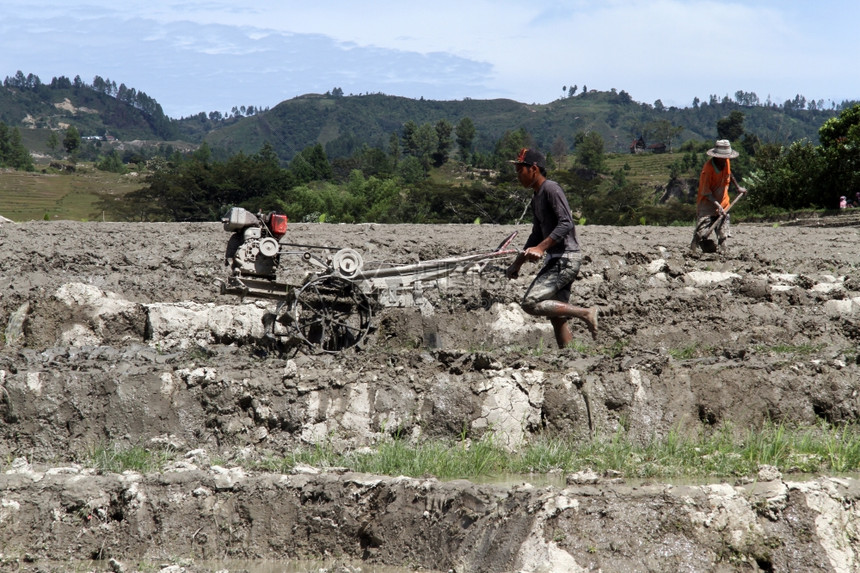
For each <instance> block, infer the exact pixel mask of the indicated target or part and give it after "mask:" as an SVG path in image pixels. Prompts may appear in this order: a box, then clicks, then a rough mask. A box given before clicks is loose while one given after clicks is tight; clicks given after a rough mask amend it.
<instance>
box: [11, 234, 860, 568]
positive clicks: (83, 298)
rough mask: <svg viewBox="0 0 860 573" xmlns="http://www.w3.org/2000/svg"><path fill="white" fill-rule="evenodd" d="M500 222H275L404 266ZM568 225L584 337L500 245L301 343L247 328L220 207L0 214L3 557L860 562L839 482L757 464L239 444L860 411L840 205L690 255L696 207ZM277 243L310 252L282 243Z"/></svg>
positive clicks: (855, 313) (850, 274)
mask: <svg viewBox="0 0 860 573" xmlns="http://www.w3.org/2000/svg"><path fill="white" fill-rule="evenodd" d="M513 230H518V231H520V237H519V238H518V239H517V240H516V242H517V245H521V244H522V241H523V240H524V238H525V236H526V235H527V233H528V230H529V229H528V228H527V227H519V228H514V227H496V226H486V225H484V226H461V225H447V226H446V225H439V226H413V225H398V226H386V225H355V226H345V225H310V224H298V225H291V227H290V230H289V234H290V235H289V236H290V237H291V238H292V240H294V241H295V242H297V243H302V244H309V245H328V246H338V247H350V248H354V249H356V250H358V251H359V252H361V254H362V256H363V258H364V261H365V264H369V263H371V262H373V263H378V262H396V263H400V264H402V263H407V262H415V261H422V260H428V259H433V258H440V257H446V256H453V255H460V254H466V253H470V252H473V251H477V250H483V249H488V248H490V249H491V248H493V247H495V246H496V245H497V244H498V243H499V241H500V240H501V239H502V238H504V237H505V236H506V235H507V234H508V233H509V232H511V231H513ZM579 231H580V235H581V239H582V243H583V247H584V253H585V258H584V260H583V266H582V271H581V275H580V279H579V280H578V281H577V282H576V284H575V286H574V289H573V296H572V299H573V301H574V302H576V303H578V304H581V305H582V306H597V307H599V309H600V316H599V322H600V333H599V336H598V338H597V340H596V341H592V340H591V337H590V335H589V333H588V331H587V329H586V328H584V326H583V325H582V324H579V323H577V324H572V327H573V331H574V335H575V338H576V340H577V344H576V347H575V348H570V349H565V350H557V349H555V348H554V342H553V337H552V332H551V329H550V328H549V326H548V324H547V323H546V322H545V321H542V320H539V319H534V318H531V317H528V316H525V315H523V314H522V312H521V311H520V310H519V307H518V304H517V301H518V300H519V297H521V296H522V293H523V292H524V290H525V288H526V286H527V285H528V281H529V279H530V275H531V274H532V273H533V271H535V270H536V267H534V266H525V267H524V268H523V273H522V275H523V276H522V277H521V278H520V279H518V280H516V281H507V280H506V279H504V276H503V274H502V273H501V272H500V269H501V268H502V267H503V266H504V262H500V263H498V264H494V263H491V264H490V265H489V267H488V268H487V269H486V270H485V272H484V273H483V274H481V275H463V276H459V275H458V276H454V277H451V280H450V281H449V282H448V284H446V285H444V288H440V289H436V290H432V291H427V292H426V293H425V294H426V295H427V298H428V300H429V301H430V302H431V303H432V307H430V308H427V307H425V308H424V309H423V311H422V310H421V309H418V308H381V309H379V312H378V313H377V314H376V315H375V316H374V317H373V324H374V330H373V331H372V333H371V335H370V336H369V337H368V339H367V340H366V341H365V343H364V344H362V345H361V348H360V349H358V350H350V351H348V352H344V353H341V354H313V353H307V352H304V351H302V350H301V349H296V348H293V347H289V346H283V345H277V344H273V343H272V342H271V341H267V340H265V339H264V338H261V336H260V335H259V332H258V331H257V330H254V328H255V325H254V324H251V325H250V326H248V327H247V328H245V326H243V323H242V319H241V316H245V315H244V314H242V313H251V314H250V316H253V312H254V309H255V308H258V306H256V305H255V304H254V302H253V301H240V300H238V299H237V298H235V297H229V296H224V295H220V294H219V292H218V289H217V287H216V286H215V284H214V283H215V280H216V279H219V278H222V277H223V275H224V266H223V256H224V249H225V246H226V243H227V239H228V238H229V234H228V233H226V232H225V231H223V230H222V228H221V225H220V224H215V223H211V224H209V223H206V224H163V223H158V224H127V223H73V222H32V223H26V224H8V223H7V224H3V225H0V248H2V253H3V257H2V260H0V292H2V299H0V318H2V323H0V324H1V325H2V327H3V328H4V333H5V336H4V343H5V344H4V345H3V347H2V349H0V460H4V461H3V462H0V469H2V471H3V472H4V473H3V474H0V571H61V570H68V569H70V568H72V570H85V569H82V568H81V567H83V566H82V565H80V564H81V563H84V562H87V560H90V559H99V560H103V561H102V562H101V565H97V566H95V567H96V569H98V568H101V569H99V570H124V571H132V570H152V569H153V568H155V569H157V568H158V567H159V566H160V564H162V563H168V564H172V567H173V570H176V571H179V570H185V571H208V570H210V569H207V568H206V567H205V566H204V565H202V563H203V562H204V561H207V560H218V559H226V558H241V559H252V560H263V559H269V560H287V559H297V558H306V557H321V556H328V557H334V558H337V559H342V560H343V562H344V563H345V565H344V566H343V568H342V571H353V570H356V567H357V565H356V564H359V565H361V566H363V567H365V569H364V570H365V571H367V570H369V569H368V567H370V566H373V565H396V566H399V567H402V568H404V570H425V571H431V570H434V571H449V570H453V571H457V572H466V571H469V572H500V571H532V572H538V571H598V570H600V571H853V570H860V569H858V568H860V534H858V531H860V512H858V511H857V510H856V507H857V504H858V492H860V489H858V483H857V482H856V481H855V480H853V479H850V478H838V479H837V478H830V477H820V478H817V479H815V480H812V481H799V480H798V481H792V480H791V479H790V474H788V475H786V476H783V475H780V474H779V473H778V472H774V471H772V469H769V468H762V472H760V473H759V475H758V476H748V477H749V478H750V479H748V480H741V481H739V482H734V481H733V482H730V483H723V484H711V485H698V486H672V485H668V484H659V483H651V484H634V483H632V482H627V481H625V480H624V476H613V477H607V476H592V475H589V474H581V475H576V476H569V477H568V482H567V483H568V485H567V486H566V487H540V488H539V487H532V486H530V485H528V484H526V483H518V484H517V485H514V486H510V487H508V486H505V487H502V486H496V485H478V484H472V483H468V482H465V481H455V482H440V481H438V480H435V479H432V478H425V479H406V478H402V477H401V478H394V477H381V476H369V475H358V474H351V473H343V472H338V471H319V470H318V469H317V468H300V469H299V470H297V471H296V472H294V473H293V474H291V475H280V474H270V473H263V472H251V471H248V470H242V469H240V467H241V465H245V466H246V467H247V466H248V464H247V462H248V461H253V460H261V459H264V458H265V457H267V456H272V455H274V456H283V455H286V454H289V453H290V452H291V451H293V450H294V449H295V448H297V447H306V446H309V445H312V444H327V445H331V446H332V447H335V448H343V449H347V448H360V447H364V446H368V445H373V444H374V443H377V442H378V441H379V440H382V439H386V438H387V437H388V436H390V435H391V434H393V433H395V432H396V433H398V434H399V435H406V436H413V437H415V438H416V439H418V438H421V437H430V438H450V439H458V438H460V437H461V435H462V434H463V432H464V431H466V432H467V434H468V436H469V437H470V438H473V439H478V438H480V437H481V436H482V435H484V434H485V433H487V432H495V433H497V434H498V439H499V440H500V443H502V444H504V445H507V446H508V447H510V448H511V449H516V448H517V447H519V446H520V445H521V444H522V443H524V442H525V441H527V440H528V439H529V438H530V437H531V436H533V435H535V434H537V433H541V432H543V433H561V434H570V435H574V436H581V437H587V436H590V435H607V434H612V433H614V432H616V431H618V430H619V428H621V427H622V426H623V427H624V428H626V431H627V434H628V436H630V437H631V438H632V439H634V440H639V441H642V442H647V441H648V440H651V439H653V438H655V437H658V438H659V437H662V436H666V435H667V434H668V433H669V432H670V431H671V430H673V429H674V430H678V431H680V432H682V433H690V434H691V435H692V434H696V433H699V432H708V431H710V430H713V429H715V428H718V427H724V425H725V424H726V423H731V424H732V426H733V427H734V428H736V429H737V430H738V431H746V430H748V429H750V428H753V429H755V428H758V427H760V426H761V425H762V424H763V423H765V422H766V421H775V422H785V423H788V424H795V423H798V424H810V425H812V424H816V423H818V422H820V421H821V420H825V421H827V422H831V423H843V422H848V423H854V422H857V421H858V419H860V364H858V362H860V353H858V343H860V272H858V266H860V233H859V232H858V227H856V226H850V227H815V228H813V227H802V226H798V227H792V226H779V227H770V226H763V225H762V226H756V225H737V226H736V227H735V229H734V235H735V236H734V237H733V238H732V239H730V246H729V251H728V252H727V253H714V254H708V253H701V252H696V253H691V252H690V250H689V243H690V237H691V234H692V229H691V228H676V227H668V228H667V227H623V228H614V227H600V226H586V227H582V228H580V229H579ZM287 267H288V269H289V271H290V272H288V273H287V274H286V276H287V278H290V279H296V278H297V277H300V276H301V274H302V273H303V272H304V271H307V270H311V267H308V266H307V265H306V264H305V263H303V262H302V261H301V260H300V258H299V257H298V256H297V257H295V261H290V262H289V264H288V265H287ZM297 280H300V279H297ZM266 304H269V303H266ZM263 305H264V303H259V306H263ZM167 311H170V312H171V313H172V314H169V318H164V321H162V322H158V320H157V319H156V316H163V317H167V316H168V314H167ZM159 313H161V314H159ZM183 313H184V314H183ZM193 313H196V314H195V316H202V315H203V314H205V313H209V314H207V315H206V316H208V317H209V318H208V319H207V320H208V321H209V322H208V323H206V324H208V325H209V327H211V328H208V327H207V328H208V330H206V331H203V330H201V328H200V327H199V325H198V324H196V323H192V322H190V320H191V319H190V318H188V317H189V316H191V314H193ZM225 316H226V317H227V319H226V321H225V319H224V317H225ZM178 317H185V318H178ZM186 319H187V320H189V322H187V323H186V322H182V320H186ZM159 320H160V319H159ZM165 321H166V322H165ZM171 321H173V322H171ZM250 322H252V323H253V322H254V320H251V321H250ZM163 324H167V325H168V327H166V328H165V327H163V326H160V325H163ZM249 324H250V323H249ZM246 326H247V325H246ZM249 328H250V330H249ZM252 331H253V332H252ZM99 445H109V446H119V447H124V446H134V445H143V446H146V447H150V448H164V449H168V450H171V451H175V452H180V453H181V454H183V455H181V456H180V458H181V459H183V460H185V461H182V462H177V463H175V464H173V466H172V467H171V468H170V470H169V471H165V472H162V473H159V474H152V475H139V474H135V473H133V472H127V473H125V474H123V475H116V474H104V475H97V474H96V473H95V472H92V471H90V470H86V469H83V468H82V467H81V466H80V465H78V464H79V463H80V462H81V461H82V460H84V459H86V458H87V453H88V452H89V451H91V450H92V449H93V448H94V447H97V446H99ZM109 559H114V560H115V561H113V562H109V561H108V560H109ZM70 563H74V564H77V565H74V567H72V566H70V565H69V564H70ZM142 563H143V564H149V565H140V564H142ZM346 563H351V565H346ZM153 564H158V565H153ZM147 567H149V569H147Z"/></svg>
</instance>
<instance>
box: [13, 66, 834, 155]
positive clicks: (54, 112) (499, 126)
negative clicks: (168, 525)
mask: <svg viewBox="0 0 860 573" xmlns="http://www.w3.org/2000/svg"><path fill="white" fill-rule="evenodd" d="M656 103H657V102H655V104H656ZM790 103H791V102H786V104H785V105H783V106H774V105H740V104H739V103H737V102H734V101H731V100H728V98H723V99H722V100H717V99H716V98H712V99H711V101H710V102H703V103H701V104H697V105H696V106H695V107H687V108H674V107H669V108H664V107H663V106H660V105H658V106H656V107H655V106H652V105H650V104H644V103H639V102H635V101H633V100H632V99H631V98H630V96H629V95H628V94H627V93H626V92H624V91H623V90H622V91H620V92H616V91H615V90H612V91H609V92H598V91H593V90H592V91H589V92H588V93H581V94H578V95H575V96H572V97H565V98H562V99H559V100H556V101H554V102H551V103H549V104H541V105H535V104H524V103H519V102H516V101H512V100H506V99H496V100H473V99H465V100H458V101H433V100H424V99H410V98H404V97H399V96H390V95H384V94H368V95H358V96H342V95H330V94H325V95H313V94H312V95H305V96H301V97H297V98H293V99H290V100H286V101H283V102H281V103H279V104H278V105H277V106H275V107H274V108H272V109H267V110H253V112H252V113H250V114H249V115H248V116H247V117H243V114H242V113H236V114H235V115H232V116H229V117H224V116H222V115H221V114H220V113H216V112H213V113H210V114H208V115H207V114H204V113H200V114H198V115H196V116H193V117H188V118H181V119H171V118H168V117H166V116H164V114H163V113H162V111H161V106H160V105H159V104H158V103H157V102H156V101H155V100H154V99H153V98H150V97H149V96H147V95H146V94H145V93H144V92H142V91H137V90H135V89H133V88H127V87H126V86H124V85H121V86H120V87H119V88H116V86H115V85H114V84H113V83H112V82H105V81H104V80H101V79H100V78H98V77H97V78H96V79H95V80H94V81H93V85H88V84H86V83H84V82H82V81H81V80H80V78H77V77H76V78H75V80H74V81H70V80H68V79H67V78H63V77H61V78H54V79H52V81H51V83H50V84H43V83H42V82H41V81H40V80H39V79H38V78H37V77H34V76H32V75H31V76H26V77H25V76H24V75H23V74H21V73H20V72H19V74H18V75H16V76H15V77H13V78H9V77H7V78H6V81H4V85H3V86H2V88H0V121H2V122H4V123H5V124H6V125H7V126H9V127H18V128H19V129H21V130H22V132H27V133H26V134H25V135H24V140H25V143H26V144H27V145H28V147H29V148H30V149H31V150H32V151H36V152H39V153H45V152H46V150H47V147H46V142H47V140H48V137H49V135H50V133H51V131H52V130H53V131H54V132H56V131H59V130H63V129H65V128H66V127H68V126H69V125H73V126H75V128H76V129H77V130H78V132H79V133H80V134H81V135H82V136H84V137H86V136H104V135H111V136H113V137H116V138H117V139H119V140H122V141H126V142H127V141H132V140H137V141H144V142H149V143H150V144H152V146H154V147H156V146H158V145H159V144H164V143H166V142H186V143H190V144H195V145H196V144H199V143H201V142H202V141H206V142H207V143H208V144H209V145H210V147H212V149H213V151H215V153H216V154H218V156H228V155H232V154H234V153H236V152H239V151H243V152H246V153H254V152H256V151H258V150H259V149H260V148H261V147H262V145H263V144H264V143H266V142H268V143H270V144H271V145H272V146H273V147H274V149H275V152H276V153H277V154H278V157H279V158H280V159H281V161H283V162H285V163H286V162H288V161H290V160H291V159H292V158H293V157H294V156H295V155H296V154H297V153H298V152H299V151H301V150H302V149H304V148H306V147H308V146H311V145H315V144H317V143H320V144H322V145H323V146H324V149H325V151H326V153H327V155H328V156H329V157H330V158H337V157H347V156H350V155H352V153H353V152H354V151H355V150H357V149H360V148H361V147H362V146H364V145H368V146H371V147H379V148H387V145H388V141H389V139H390V137H391V134H392V133H398V134H399V133H401V131H402V128H403V125H404V124H405V123H406V122H407V121H412V122H414V123H416V124H418V125H421V124H424V123H428V122H430V123H434V124H435V123H436V122H439V121H441V120H446V121H448V122H450V123H451V124H452V125H456V124H457V122H459V121H460V120H462V119H463V118H466V117H468V118H469V119H470V120H472V122H473V123H474V125H475V128H476V136H475V148H476V150H477V151H479V152H485V153H486V152H490V151H492V150H493V147H494V146H495V144H496V142H497V141H498V140H499V139H500V138H501V137H502V136H503V134H504V133H505V132H507V131H514V130H517V129H521V128H522V129H525V130H526V131H527V132H528V133H529V134H530V135H531V137H532V138H533V140H534V142H535V144H536V145H537V146H538V147H539V148H541V149H543V150H545V151H550V150H552V149H556V150H560V151H561V152H562V153H564V152H566V151H569V150H570V149H572V148H573V142H574V137H575V135H576V134H577V133H578V132H589V131H594V132H597V133H599V134H600V135H601V137H602V138H603V140H604V142H605V144H606V151H607V152H624V151H626V150H627V148H628V146H629V145H630V142H631V141H632V140H633V139H635V138H637V137H638V136H640V135H645V136H646V139H647V140H648V142H649V143H650V142H651V141H652V140H654V138H655V137H657V138H658V139H661V137H660V136H659V133H660V131H661V130H663V131H664V132H665V131H666V129H667V128H668V129H670V130H671V131H672V133H674V134H675V135H674V136H673V137H671V138H668V139H669V141H667V143H668V144H669V147H670V148H671V147H672V146H675V147H677V146H680V145H681V144H683V143H684V142H685V141H688V140H698V141H711V140H713V139H715V138H716V135H717V131H716V125H717V121H719V120H720V119H722V118H725V117H726V116H728V115H729V114H730V113H731V112H733V111H740V112H741V113H743V114H744V128H745V131H746V133H750V134H754V135H755V136H756V137H758V139H759V140H760V141H763V142H777V143H788V142H791V141H796V140H799V139H803V138H806V139H809V140H810V141H812V142H813V143H817V138H818V129H819V127H821V125H822V124H823V122H824V121H825V120H826V119H828V118H830V117H834V116H835V115H836V114H837V113H838V110H817V109H798V108H799V107H805V105H803V106H798V105H789V104H790ZM813 107H814V106H813ZM243 112H244V110H243ZM662 139H667V138H666V137H662Z"/></svg>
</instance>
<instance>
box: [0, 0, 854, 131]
mask: <svg viewBox="0 0 860 573" xmlns="http://www.w3.org/2000/svg"><path fill="white" fill-rule="evenodd" d="M34 1H35V3H34ZM6 4H7V5H8V6H6V10H5V14H4V17H3V19H2V21H0V62H2V63H3V66H2V67H0V74H5V75H14V73H15V72H16V71H17V70H18V69H20V70H22V71H24V73H35V74H37V75H39V76H40V77H42V79H43V81H49V80H50V78H51V77H52V76H56V75H66V76H69V77H73V76H74V75H77V74H80V75H81V77H82V78H84V79H85V80H87V81H90V80H91V79H92V77H93V76H94V75H95V74H98V75H101V76H102V77H109V78H111V79H114V80H115V81H117V82H123V83H125V84H126V85H128V86H130V87H135V88H136V89H138V90H142V91H145V92H146V93H147V94H148V95H150V96H151V97H154V98H155V99H157V100H158V101H159V102H160V103H161V104H162V106H163V107H164V109H165V112H166V113H168V114H169V115H172V116H178V115H187V114H191V113H196V112H198V111H214V110H218V111H226V110H229V109H230V108H231V107H232V106H233V105H255V106H263V107H266V106H270V107H271V106H274V105H276V104H277V103H279V102H280V101H281V100H283V99H287V98H290V97H294V96H296V95H301V94H303V93H308V92H325V91H327V90H330V89H332V88H333V87H341V88H343V90H344V91H345V92H346V93H365V92H384V93H389V94H393V95H403V96H407V97H420V96H423V97H425V98H428V99H459V98H464V97H471V98H474V99H483V98H489V97H510V98H512V99H516V100H518V101H523V102H538V103H543V102H548V101H552V100H554V99H556V98H558V97H559V96H561V95H562V92H561V88H562V86H565V85H570V84H577V85H578V86H579V87H580V88H581V87H582V86H583V85H587V86H588V87H589V88H592V89H601V90H608V89H610V88H616V89H618V90H625V91H627V92H628V93H630V94H631V96H632V97H633V98H634V99H636V100H638V101H645V102H649V103H651V102H653V101H654V100H656V99H658V98H659V99H661V100H662V101H663V103H664V104H666V105H679V106H684V105H689V104H690V103H691V102H692V99H693V98H694V97H699V98H700V99H706V98H707V97H708V96H709V95H710V94H716V95H718V96H720V97H721V96H722V95H726V94H729V95H730V96H731V94H733V93H734V92H735V91H737V90H739V89H742V90H744V91H754V92H756V93H757V94H758V95H759V97H760V98H761V99H765V98H766V97H767V96H768V95H770V96H772V98H773V99H774V101H777V102H781V101H784V100H785V99H789V98H792V97H794V95H795V94H798V93H800V94H803V95H805V96H806V97H807V98H810V99H812V98H814V99H822V98H823V99H834V100H836V101H842V100H843V99H860V78H858V76H857V74H854V73H853V67H854V65H855V62H856V59H857V56H858V48H857V47H856V45H857V42H856V39H855V36H856V34H855V32H854V30H853V26H854V25H856V24H855V23H856V21H857V17H858V16H860V5H858V4H857V3H856V2H854V1H853V0H852V1H848V0H831V1H827V0H825V1H822V2H817V3H806V2H788V1H785V0H759V1H757V2H755V3H750V2H746V3H742V2H739V1H737V0H734V1H728V2H726V1H723V2H716V1H713V0H649V1H648V2H644V1H642V0H603V1H596V0H566V1H557V0H535V1H533V2H531V3H530V4H524V3H523V2H522V1H517V2H514V1H513V0H494V1H489V0H477V1H472V2H463V1H462V0H460V1H454V0H437V1H435V2H432V3H420V4H415V3H404V2H402V0H379V1H375V2H363V3H358V2H347V1H342V0H318V1H316V2H306V1H302V2H298V1H295V0H288V1H286V2H278V1H274V0H246V1H245V2H242V3H241V4H239V3H236V2H233V1H231V2H227V1H224V0H183V1H181V2H180V1H178V0H127V1H126V2H123V3H122V5H121V6H119V5H117V4H116V2H115V1H114V0H84V1H82V2H74V1H73V0H68V1H64V2H60V1H59V0H7V1H6Z"/></svg>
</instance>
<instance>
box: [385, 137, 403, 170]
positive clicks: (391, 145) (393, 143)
mask: <svg viewBox="0 0 860 573" xmlns="http://www.w3.org/2000/svg"><path fill="white" fill-rule="evenodd" d="M388 156H389V157H391V163H392V165H394V166H395V167H397V164H398V163H399V162H400V138H399V137H397V132H393V133H392V134H391V135H390V136H389V138H388Z"/></svg>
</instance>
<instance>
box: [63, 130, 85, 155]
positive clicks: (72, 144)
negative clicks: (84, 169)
mask: <svg viewBox="0 0 860 573" xmlns="http://www.w3.org/2000/svg"><path fill="white" fill-rule="evenodd" d="M80 147H81V134H80V133H78V130H77V129H76V128H75V126H74V125H70V126H69V127H68V129H66V135H65V136H64V137H63V149H65V150H66V153H68V154H69V155H74V154H75V152H76V151H77V150H78V149H80Z"/></svg>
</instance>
